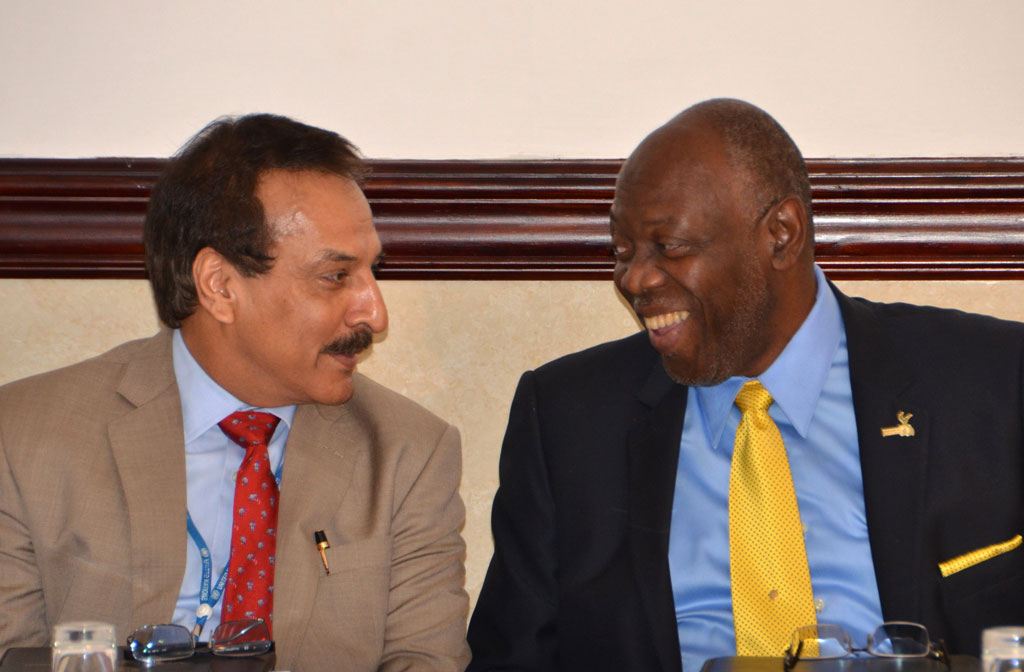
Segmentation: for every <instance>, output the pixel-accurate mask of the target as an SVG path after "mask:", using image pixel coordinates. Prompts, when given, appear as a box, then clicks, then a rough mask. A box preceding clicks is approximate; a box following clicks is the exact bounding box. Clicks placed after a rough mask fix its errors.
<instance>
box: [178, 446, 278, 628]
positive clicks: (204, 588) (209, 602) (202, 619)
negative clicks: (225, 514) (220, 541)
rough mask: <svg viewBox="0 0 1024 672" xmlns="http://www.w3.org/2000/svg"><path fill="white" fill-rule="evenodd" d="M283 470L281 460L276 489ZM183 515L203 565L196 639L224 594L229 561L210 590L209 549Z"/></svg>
mask: <svg viewBox="0 0 1024 672" xmlns="http://www.w3.org/2000/svg"><path fill="white" fill-rule="evenodd" d="M283 470H284V460H283V459H282V460H281V464H279V465H277V471H275V472H274V480H276V481H277V487H278V489H280V488H281V472H282V471H283ZM185 515H186V516H187V519H188V535H189V536H190V537H192V542H193V543H194V544H195V545H196V548H197V549H199V559H200V560H201V561H202V565H203V578H202V581H201V582H200V583H199V607H198V608H197V609H196V625H195V627H194V628H192V636H193V637H195V638H196V639H198V638H199V635H200V634H201V633H202V632H203V626H205V625H206V619H208V618H209V617H210V614H212V613H213V605H215V604H217V602H218V601H219V600H220V597H221V595H223V594H224V586H225V585H227V582H228V565H229V564H230V560H229V561H228V562H227V563H225V565H224V569H222V570H221V572H220V577H219V578H218V579H217V584H216V585H215V586H213V588H212V589H211V587H210V581H211V580H212V579H213V560H212V558H211V557H210V547H209V546H207V545H206V540H205V539H203V535H202V534H200V533H199V528H198V527H196V524H195V523H194V522H192V514H191V513H189V512H188V510H186V511H185Z"/></svg>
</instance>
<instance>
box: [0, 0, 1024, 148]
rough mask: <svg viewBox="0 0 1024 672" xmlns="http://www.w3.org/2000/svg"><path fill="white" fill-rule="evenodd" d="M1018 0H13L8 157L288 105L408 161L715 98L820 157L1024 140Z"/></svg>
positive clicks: (613, 134) (141, 140)
mask: <svg viewBox="0 0 1024 672" xmlns="http://www.w3.org/2000/svg"><path fill="white" fill-rule="evenodd" d="M1022 25H1024V3H1022V2H1020V1H1019V0H972V1H971V2H964V1H963V0H857V2H822V1H821V0H772V1H771V2H752V1H750V0H716V1H715V2H707V1H705V0H637V1H634V2H623V1H622V0H487V2H480V0H430V2H423V1H422V0H380V1H377V2H366V1H365V0H293V1H291V2H279V1H277V0H179V1H177V2H159V1H158V0H88V1H83V0H45V1H44V2H40V1H39V0H2V1H0V155H2V154H9V155H23V156H95V155H102V156H111V155H113V156H165V155H167V154H169V153H171V152H172V151H174V149H175V148H177V147H178V146H179V145H180V144H181V142H182V141H183V140H184V139H185V138H187V137H188V136H189V135H191V134H192V133H193V132H194V131H195V130H197V129H198V128H199V127H200V126H202V125H203V124H204V123H206V122H207V121H209V120H210V119H211V118H213V117H215V116H217V115H221V114H225V113H239V112H248V111H254V110H265V111H275V112H280V113H282V114H289V115H293V116H296V117H299V118H301V119H303V120H305V121H308V122H310V123H314V124H317V125H321V126H326V127H327V128H331V129H335V130H337V131H339V132H341V133H343V134H345V135H348V136H349V137H350V138H351V139H352V140H354V141H355V142H356V143H357V144H358V145H359V146H360V147H362V149H363V150H364V151H365V152H366V153H367V154H368V155H370V156H375V157H382V158H383V157H393V158H483V157H497V158H507V157H517V156H539V157H552V156H562V157H591V156H597V157H618V156H624V155H626V154H627V153H628V152H629V151H630V149H632V148H633V146H634V145H636V143H637V141H638V140H639V139H640V138H641V137H642V136H643V135H644V134H646V133H647V132H648V131H649V130H650V129H652V128H653V127H654V126H656V125H657V124H659V123H661V122H663V121H665V120H666V119H668V118H669V117H670V116H672V115H673V114H674V113H675V112H677V111H679V110H680V109H682V107H684V106H686V105H688V104H690V103H692V102H695V101H697V100H700V99H702V98H707V97H712V96H722V95H729V96H736V97H740V98H746V99H749V100H751V101H753V102H755V103H758V104H760V105H761V106H763V107H765V108H766V109H768V110H769V111H771V112H772V113H773V114H775V115H776V116H777V117H778V119H779V120H780V121H781V122H782V124H783V125H784V126H785V127H786V128H787V129H789V131H790V132H791V133H792V134H793V137H795V138H796V139H797V141H798V142H799V144H800V146H801V148H802V149H803V150H804V152H805V153H806V154H807V155H808V156H908V155H909V156H944V155H1002V154H1024V125H1022V124H1020V123H1019V119H1020V110H1021V109H1024V87H1022V86H1021V85H1020V79H1021V73H1020V64H1021V63H1022V62H1024V40H1021V39H1020V27H1021V26H1022Z"/></svg>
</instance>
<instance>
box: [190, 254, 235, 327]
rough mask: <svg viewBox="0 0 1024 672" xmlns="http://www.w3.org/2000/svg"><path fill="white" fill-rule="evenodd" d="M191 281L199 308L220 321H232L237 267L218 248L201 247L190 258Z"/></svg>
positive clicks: (233, 318)
mask: <svg viewBox="0 0 1024 672" xmlns="http://www.w3.org/2000/svg"><path fill="white" fill-rule="evenodd" d="M192 281H193V282H194V283H195V286H196V296H197V298H198V299H199V306H200V309H202V310H205V311H206V312H207V313H209V314H210V316H211V317H213V319H215V320H217V321H218V322H221V323H223V324H231V323H232V322H234V321H235V311H236V309H237V307H238V295H237V289H238V271H237V270H235V267H234V266H233V265H232V264H231V262H229V261H228V260H227V259H225V258H224V257H223V256H222V255H221V254H220V252H218V251H217V250H215V249H213V248H212V247H204V248H203V249H201V250H199V253H198V254H196V258H195V259H193V260H192Z"/></svg>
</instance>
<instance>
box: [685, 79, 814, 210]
mask: <svg viewBox="0 0 1024 672" xmlns="http://www.w3.org/2000/svg"><path fill="white" fill-rule="evenodd" d="M688 112H692V113H694V114H697V115H699V116H700V117H701V118H703V119H705V120H707V121H708V122H709V123H710V124H711V125H712V126H713V127H714V128H715V129H716V130H717V131H718V133H719V134H720V135H721V137H722V140H723V142H724V145H725V151H726V155H727V156H728V157H729V160H730V161H731V162H732V163H733V164H734V165H735V166H738V167H739V168H741V169H743V170H744V172H746V173H747V175H748V177H749V179H750V180H751V183H750V185H749V186H750V189H751V190H752V193H751V197H752V199H753V201H754V203H756V204H758V205H757V207H764V206H766V205H768V204H770V203H773V202H778V201H780V200H782V199H783V198H785V197H787V196H797V197H798V198H799V199H800V200H801V202H802V203H803V206H804V210H806V211H807V220H808V222H813V218H814V212H813V211H812V209H811V181H810V178H808V176H807V165H806V164H805V163H804V158H803V156H801V154H800V150H799V149H798V148H797V146H796V143H795V142H793V138H791V137H790V136H789V133H787V132H786V129H784V128H782V126H780V125H779V122H777V121H775V119H773V118H772V116H771V115H770V114H768V113H767V112H765V111H764V110H762V109H761V108H759V107H757V106H756V105H751V104H750V103H747V102H745V101H742V100H736V99H733V98H715V99H713V100H706V101H704V102H702V103H697V104H696V105H694V106H693V107H691V108H690V109H689V110H688ZM684 114H685V113H684ZM812 226H813V224H812Z"/></svg>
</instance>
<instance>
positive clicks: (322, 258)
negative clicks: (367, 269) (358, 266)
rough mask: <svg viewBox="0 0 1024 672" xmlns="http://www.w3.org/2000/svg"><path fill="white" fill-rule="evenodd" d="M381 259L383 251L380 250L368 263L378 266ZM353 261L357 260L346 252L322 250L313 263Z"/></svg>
mask: <svg viewBox="0 0 1024 672" xmlns="http://www.w3.org/2000/svg"><path fill="white" fill-rule="evenodd" d="M383 259H384V251H383V250H381V251H380V253H379V254H377V256H376V257H374V258H373V261H372V262H370V265H371V266H379V265H380V263H381V261H383ZM354 261H359V260H358V259H357V258H356V257H354V256H352V255H351V254H349V253H347V252H342V251H340V250H324V251H322V252H321V253H320V254H319V255H318V256H317V258H316V262H315V263H318V264H322V263H352V262H354Z"/></svg>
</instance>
